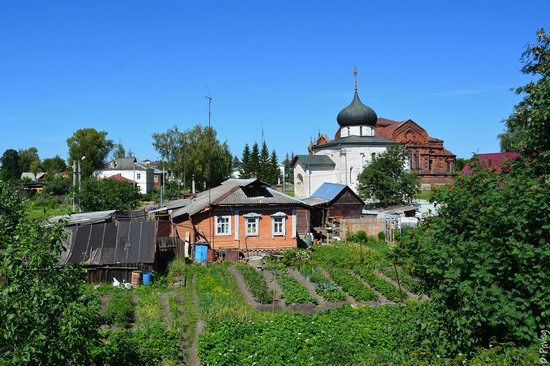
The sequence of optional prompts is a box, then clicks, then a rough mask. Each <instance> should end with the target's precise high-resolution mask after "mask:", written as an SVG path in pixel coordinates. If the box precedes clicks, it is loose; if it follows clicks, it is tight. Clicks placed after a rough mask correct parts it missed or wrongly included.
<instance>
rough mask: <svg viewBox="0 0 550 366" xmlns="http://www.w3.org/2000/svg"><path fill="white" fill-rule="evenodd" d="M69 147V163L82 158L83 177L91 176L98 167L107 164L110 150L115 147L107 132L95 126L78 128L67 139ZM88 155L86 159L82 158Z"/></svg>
mask: <svg viewBox="0 0 550 366" xmlns="http://www.w3.org/2000/svg"><path fill="white" fill-rule="evenodd" d="M67 146H68V148H69V165H70V164H72V163H73V161H75V160H76V161H78V160H80V164H81V169H82V178H88V177H90V176H91V175H92V174H93V172H94V171H95V170H97V169H101V168H103V167H104V166H105V161H106V159H107V156H108V155H109V152H110V151H111V150H112V149H113V141H112V140H109V139H108V138H107V132H105V131H97V130H96V129H95V128H82V129H79V130H76V131H75V132H74V133H73V135H72V136H71V137H69V138H68V139H67ZM83 157H86V158H85V159H84V160H81V159H82V158H83Z"/></svg>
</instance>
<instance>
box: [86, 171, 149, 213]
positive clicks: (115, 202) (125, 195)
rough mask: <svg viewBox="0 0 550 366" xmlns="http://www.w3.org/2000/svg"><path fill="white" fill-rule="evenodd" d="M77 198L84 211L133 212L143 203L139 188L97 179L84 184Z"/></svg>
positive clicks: (89, 179)
mask: <svg viewBox="0 0 550 366" xmlns="http://www.w3.org/2000/svg"><path fill="white" fill-rule="evenodd" d="M76 198H77V201H78V202H79V205H80V207H81V208H82V209H83V210H84V211H105V210H133V209H135V208H137V206H138V204H139V202H140V201H141V196H140V194H139V192H138V188H137V187H135V186H134V185H133V184H132V183H125V182H119V181H116V180H113V179H95V178H88V179H86V180H84V181H83V182H82V188H81V189H80V190H79V191H78V192H77V194H76Z"/></svg>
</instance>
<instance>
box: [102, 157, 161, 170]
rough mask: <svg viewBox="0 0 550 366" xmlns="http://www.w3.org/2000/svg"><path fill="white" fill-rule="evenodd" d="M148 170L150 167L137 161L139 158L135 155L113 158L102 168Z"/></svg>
mask: <svg viewBox="0 0 550 366" xmlns="http://www.w3.org/2000/svg"><path fill="white" fill-rule="evenodd" d="M134 169H135V170H147V169H151V170H153V168H149V167H147V166H145V165H143V164H140V163H138V162H137V159H136V158H134V157H129V158H119V159H115V160H112V161H110V162H108V163H107V166H106V167H105V168H103V169H100V170H134Z"/></svg>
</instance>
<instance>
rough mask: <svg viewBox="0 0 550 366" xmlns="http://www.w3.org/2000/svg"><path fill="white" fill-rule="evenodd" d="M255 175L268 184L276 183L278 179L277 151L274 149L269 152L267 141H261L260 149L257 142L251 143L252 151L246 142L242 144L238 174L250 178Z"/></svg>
mask: <svg viewBox="0 0 550 366" xmlns="http://www.w3.org/2000/svg"><path fill="white" fill-rule="evenodd" d="M253 175H256V178H258V179H259V180H261V181H264V182H266V183H270V184H277V182H278V179H279V168H278V159H277V153H276V152H275V150H272V151H271V154H270V153H269V148H268V147H267V143H266V142H265V141H264V142H263V143H262V148H261V150H260V148H259V146H258V144H257V143H254V145H252V151H251V150H250V147H249V146H248V144H246V145H245V146H244V149H243V154H242V159H241V164H240V168H239V176H240V177H241V178H250V177H252V176H253Z"/></svg>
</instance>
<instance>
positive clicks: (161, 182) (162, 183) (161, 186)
mask: <svg viewBox="0 0 550 366" xmlns="http://www.w3.org/2000/svg"><path fill="white" fill-rule="evenodd" d="M160 179H161V181H160V208H162V194H163V191H164V168H162V170H161V173H160Z"/></svg>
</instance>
